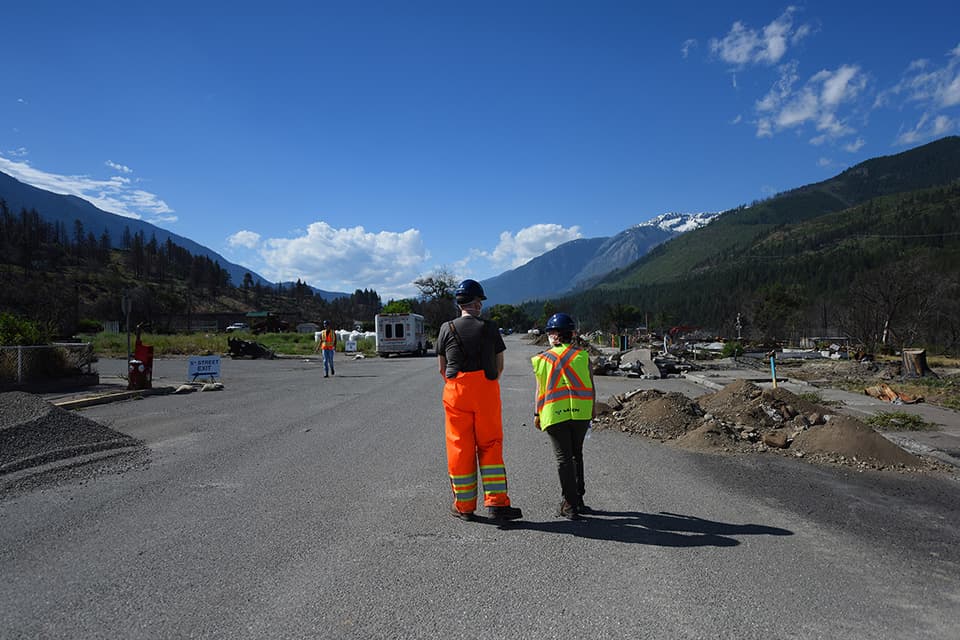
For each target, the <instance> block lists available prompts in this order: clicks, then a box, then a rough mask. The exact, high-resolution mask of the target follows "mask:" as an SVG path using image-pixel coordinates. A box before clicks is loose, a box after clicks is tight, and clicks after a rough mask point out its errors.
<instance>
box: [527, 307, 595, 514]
mask: <svg viewBox="0 0 960 640" xmlns="http://www.w3.org/2000/svg"><path fill="white" fill-rule="evenodd" d="M575 330H576V324H575V323H574V322H573V318H571V317H570V316H569V315H567V314H565V313H555V314H553V315H552V316H550V319H549V320H547V327H546V331H547V337H548V338H549V340H550V349H548V350H547V351H544V352H543V353H540V354H538V355H536V356H534V357H533V358H531V362H532V364H533V374H534V376H535V377H536V379H537V395H536V409H535V412H534V414H533V415H534V418H533V424H534V425H535V426H536V427H537V428H539V429H541V430H542V431H546V432H547V435H548V436H550V441H551V443H552V444H553V451H554V454H555V455H556V458H557V472H558V473H559V475H560V491H561V493H562V494H563V501H562V502H561V503H560V507H559V508H558V509H557V517H561V518H567V519H568V520H578V519H579V518H580V515H581V514H583V513H589V512H590V508H589V507H587V506H586V505H585V504H584V503H583V495H584V493H585V492H586V488H585V485H584V480H583V440H584V437H585V436H586V434H587V430H588V429H589V428H590V420H592V419H593V417H594V408H595V406H596V398H597V395H596V389H595V388H594V386H593V375H592V373H591V372H590V357H589V355H588V354H587V352H586V351H584V350H583V349H578V348H576V347H574V346H572V345H571V342H573V334H574V331H575Z"/></svg>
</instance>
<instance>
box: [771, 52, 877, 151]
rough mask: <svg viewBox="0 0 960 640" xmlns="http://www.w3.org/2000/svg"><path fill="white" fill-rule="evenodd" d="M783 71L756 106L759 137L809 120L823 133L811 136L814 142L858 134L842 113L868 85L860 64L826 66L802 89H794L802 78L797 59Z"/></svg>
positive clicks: (801, 124) (815, 143) (819, 143)
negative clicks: (841, 110) (842, 116)
mask: <svg viewBox="0 0 960 640" xmlns="http://www.w3.org/2000/svg"><path fill="white" fill-rule="evenodd" d="M779 72H780V77H779V79H778V80H777V82H775V83H774V84H773V86H772V87H771V88H770V90H769V91H768V92H767V94H766V95H765V96H764V97H763V98H761V99H760V100H758V101H757V102H756V104H755V105H754V108H755V110H756V112H757V115H758V119H757V137H760V138H765V137H772V136H773V135H774V134H775V133H777V132H780V131H783V130H785V129H791V128H798V127H802V126H804V125H806V124H808V123H813V124H814V126H815V128H816V130H817V132H818V133H819V134H820V135H817V136H815V137H813V138H811V139H810V143H811V144H813V145H821V144H824V143H825V142H828V141H830V140H836V139H838V138H842V137H844V136H848V135H851V134H853V133H856V131H855V130H854V129H853V128H852V127H851V126H850V125H849V124H847V123H846V122H845V121H844V120H843V119H842V118H841V116H840V115H838V114H839V111H840V109H841V108H843V107H845V106H846V105H847V104H850V103H855V102H856V100H857V98H858V97H859V95H860V94H861V93H862V92H863V90H864V88H865V87H866V86H867V81H868V80H867V77H866V75H865V74H864V73H863V72H861V70H860V68H859V67H858V66H855V65H842V66H840V67H839V68H838V69H836V70H835V71H831V70H827V69H824V70H822V71H819V72H817V73H816V74H814V75H813V76H812V77H811V78H810V79H809V80H807V81H806V83H804V85H803V86H802V87H800V88H799V89H794V85H796V83H797V81H798V80H799V76H798V74H797V63H796V62H791V63H788V64H784V65H781V66H780V68H779Z"/></svg>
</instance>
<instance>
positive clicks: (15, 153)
mask: <svg viewBox="0 0 960 640" xmlns="http://www.w3.org/2000/svg"><path fill="white" fill-rule="evenodd" d="M29 153H30V152H29V151H27V148H26V147H17V148H16V149H11V150H10V151H8V152H7V155H8V156H10V157H12V158H23V157H24V156H27V155H29Z"/></svg>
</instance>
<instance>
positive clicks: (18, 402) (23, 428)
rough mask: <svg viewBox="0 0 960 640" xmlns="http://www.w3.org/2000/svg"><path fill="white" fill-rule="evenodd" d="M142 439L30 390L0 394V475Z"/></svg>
mask: <svg viewBox="0 0 960 640" xmlns="http://www.w3.org/2000/svg"><path fill="white" fill-rule="evenodd" d="M138 444H140V441H139V440H136V439H134V438H131V437H130V436H128V435H125V434H123V433H120V432H119V431H114V430H113V429H110V428H108V427H105V426H103V425H102V424H99V423H97V422H94V421H93V420H90V419H89V418H85V417H83V416H81V415H79V414H76V413H73V412H70V411H67V410H65V409H61V408H60V407H57V406H55V405H52V404H50V403H49V402H47V401H46V400H44V399H42V398H39V397H37V396H34V395H31V394H29V393H23V392H21V391H11V392H7V393H0V474H4V473H10V472H12V471H17V470H19V469H25V468H28V467H33V466H37V465H40V464H44V463H47V462H50V461H53V460H58V459H61V458H69V457H73V456H77V455H83V454H87V453H93V452H95V451H102V450H105V449H115V448H119V447H130V446H134V445H138Z"/></svg>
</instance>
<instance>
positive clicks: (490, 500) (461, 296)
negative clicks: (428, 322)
mask: <svg viewBox="0 0 960 640" xmlns="http://www.w3.org/2000/svg"><path fill="white" fill-rule="evenodd" d="M455 295H456V300H457V306H458V307H459V309H460V317H459V318H456V319H455V320H451V321H450V322H446V323H444V324H443V325H442V326H441V327H440V335H439V336H438V337H437V360H438V364H439V367H440V375H441V376H442V377H443V382H444V384H443V410H444V414H445V430H446V440H447V471H448V473H449V475H450V486H451V488H452V489H453V508H452V514H453V515H454V516H455V517H458V518H460V519H462V520H473V519H474V515H473V512H474V510H475V509H476V507H477V489H478V483H477V461H478V460H479V463H480V479H481V480H482V481H483V504H484V506H486V507H487V509H488V510H489V513H490V516H491V517H492V518H493V519H494V520H497V521H507V520H516V519H518V518H521V517H523V514H522V512H521V511H520V509H518V508H516V507H513V506H511V505H510V498H509V497H508V496H507V472H506V468H505V467H504V464H503V419H502V416H501V406H500V382H499V380H498V378H499V377H500V373H501V372H502V371H503V352H504V351H505V350H506V346H505V345H504V344H503V338H502V337H501V336H500V332H499V330H498V329H497V327H496V325H495V324H494V323H493V322H491V321H489V320H483V319H482V318H480V310H481V309H482V308H483V302H482V301H483V300H486V299H487V297H486V296H485V295H484V294H483V287H481V286H480V283H479V282H477V281H476V280H464V281H463V282H461V283H460V285H459V286H458V287H457V289H456V292H455Z"/></svg>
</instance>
